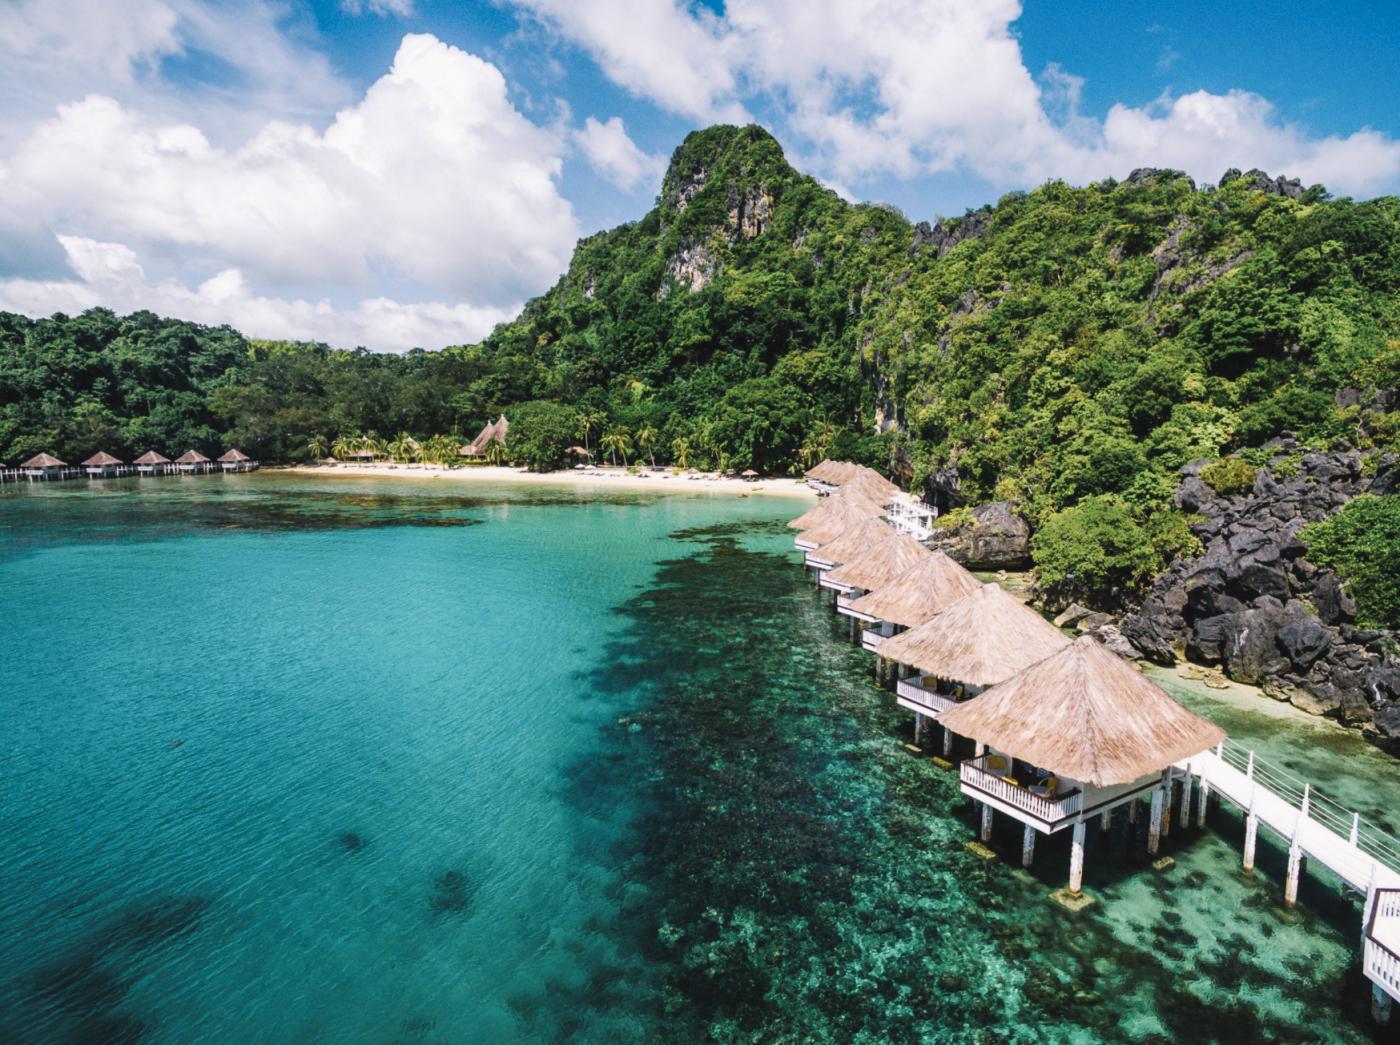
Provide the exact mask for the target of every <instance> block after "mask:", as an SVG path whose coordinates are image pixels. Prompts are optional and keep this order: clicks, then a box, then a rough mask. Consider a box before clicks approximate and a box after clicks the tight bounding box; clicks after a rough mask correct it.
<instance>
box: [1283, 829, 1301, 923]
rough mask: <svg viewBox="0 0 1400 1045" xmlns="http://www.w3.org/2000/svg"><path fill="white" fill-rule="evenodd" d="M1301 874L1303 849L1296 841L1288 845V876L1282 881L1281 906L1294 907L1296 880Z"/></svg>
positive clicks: (1296, 895) (1295, 901) (1295, 902)
mask: <svg viewBox="0 0 1400 1045" xmlns="http://www.w3.org/2000/svg"><path fill="white" fill-rule="evenodd" d="M1302 876H1303V850H1301V849H1299V848H1298V843H1297V841H1296V840H1295V841H1294V843H1293V844H1292V845H1291V846H1289V847H1288V878H1287V879H1286V880H1285V881H1284V883H1283V906H1284V907H1294V906H1296V905H1297V903H1298V880H1299V879H1300V878H1301V877H1302Z"/></svg>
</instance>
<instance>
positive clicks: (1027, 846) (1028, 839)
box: [1021, 824, 1035, 867]
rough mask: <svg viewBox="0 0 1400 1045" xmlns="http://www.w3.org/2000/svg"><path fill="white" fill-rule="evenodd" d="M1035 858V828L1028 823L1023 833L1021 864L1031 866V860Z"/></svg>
mask: <svg viewBox="0 0 1400 1045" xmlns="http://www.w3.org/2000/svg"><path fill="white" fill-rule="evenodd" d="M1034 859H1035V828H1033V827H1032V826H1031V825H1030V824H1027V825H1026V829H1025V831H1023V832H1022V833H1021V866H1022V867H1030V865H1031V861H1032V860H1034Z"/></svg>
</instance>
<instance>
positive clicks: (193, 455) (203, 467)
mask: <svg viewBox="0 0 1400 1045" xmlns="http://www.w3.org/2000/svg"><path fill="white" fill-rule="evenodd" d="M213 463H214V462H213V461H211V460H209V458H207V457H205V456H204V455H203V454H202V453H200V452H199V451H198V450H186V451H185V452H184V453H182V454H181V455H180V456H179V457H177V458H175V470H176V471H177V472H184V473H186V474H191V473H195V474H199V473H203V472H207V471H209V466H210V465H211V464H213Z"/></svg>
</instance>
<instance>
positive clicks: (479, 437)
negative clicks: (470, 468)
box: [457, 414, 510, 457]
mask: <svg viewBox="0 0 1400 1045" xmlns="http://www.w3.org/2000/svg"><path fill="white" fill-rule="evenodd" d="M509 435H510V422H509V421H507V420H506V415H505V414H502V415H501V416H500V417H498V418H496V420H495V421H492V422H491V423H490V424H487V425H483V426H482V429H481V431H480V432H478V433H477V434H476V438H475V439H473V440H472V441H471V442H470V443H467V444H466V445H465V446H461V447H458V448H457V454H458V455H459V456H461V457H485V456H486V447H487V446H488V445H489V444H490V442H491V440H493V439H494V440H496V442H498V443H500V444H501V445H502V446H505V445H507V444H506V437H507V436H509Z"/></svg>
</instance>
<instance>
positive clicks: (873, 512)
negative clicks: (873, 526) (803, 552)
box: [797, 501, 879, 548]
mask: <svg viewBox="0 0 1400 1045" xmlns="http://www.w3.org/2000/svg"><path fill="white" fill-rule="evenodd" d="M878 518H879V509H876V508H872V507H870V506H869V505H866V504H862V503H859V502H852V501H842V502H840V503H836V502H833V503H832V505H831V506H830V508H828V510H827V511H826V513H825V514H824V515H823V516H822V517H821V518H820V519H818V520H817V521H816V522H814V523H812V525H810V526H808V527H807V528H806V529H805V530H804V531H803V532H802V533H801V534H799V535H798V537H797V540H798V541H800V542H801V543H802V544H804V545H810V546H811V547H813V548H815V547H818V546H820V545H821V544H823V543H825V542H826V541H830V540H834V539H835V538H837V537H839V536H840V535H841V532H842V531H843V530H845V529H847V528H849V527H851V526H854V525H856V524H857V523H862V522H867V521H869V520H872V519H878Z"/></svg>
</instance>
